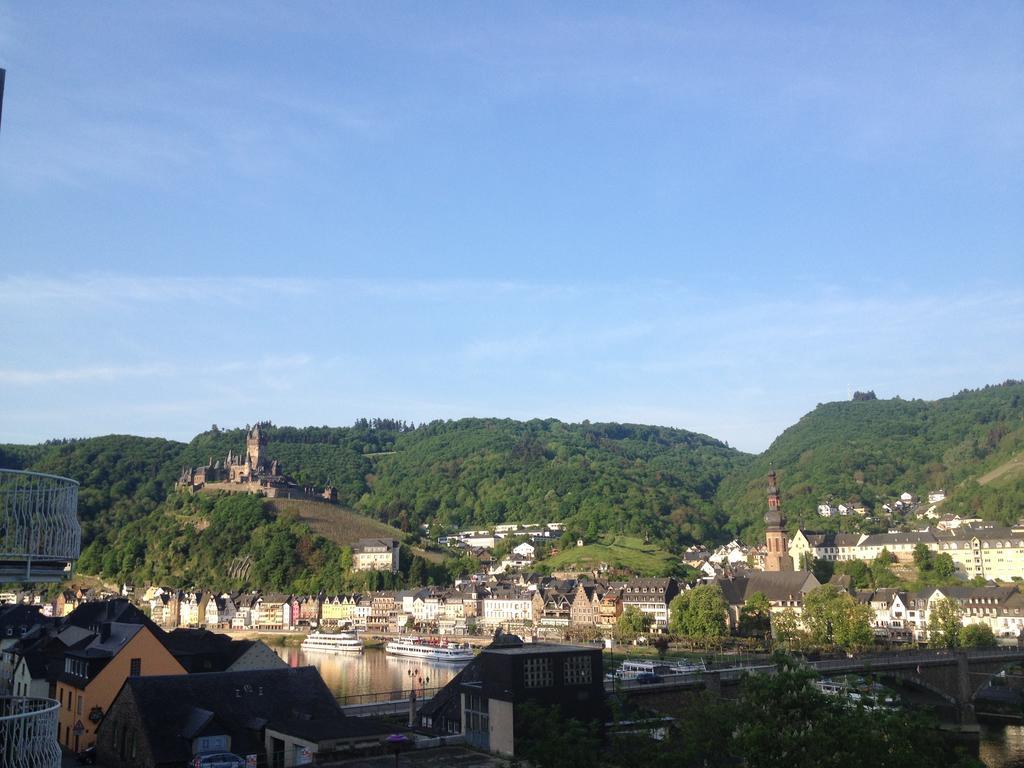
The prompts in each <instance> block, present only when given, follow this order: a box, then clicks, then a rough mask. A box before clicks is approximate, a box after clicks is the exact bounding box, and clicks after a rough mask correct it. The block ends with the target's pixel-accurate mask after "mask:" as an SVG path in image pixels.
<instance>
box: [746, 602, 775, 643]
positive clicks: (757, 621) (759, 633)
mask: <svg viewBox="0 0 1024 768" xmlns="http://www.w3.org/2000/svg"><path fill="white" fill-rule="evenodd" d="M771 625H772V604H771V603H770V602H769V601H768V598H767V597H766V596H765V594H764V593H763V592H755V593H754V594H752V595H751V596H750V597H748V598H747V601H746V602H745V603H744V604H743V607H742V608H741V609H740V634H742V635H746V636H747V637H764V636H765V635H767V634H768V632H769V630H770V629H771Z"/></svg>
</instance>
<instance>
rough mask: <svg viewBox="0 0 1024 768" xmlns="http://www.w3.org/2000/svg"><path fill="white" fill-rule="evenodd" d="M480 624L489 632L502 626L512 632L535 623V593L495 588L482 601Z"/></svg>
mask: <svg viewBox="0 0 1024 768" xmlns="http://www.w3.org/2000/svg"><path fill="white" fill-rule="evenodd" d="M480 604H481V614H480V620H479V624H480V625H481V626H482V627H484V628H485V629H486V630H487V631H488V632H493V631H494V630H495V629H497V628H499V627H501V628H502V629H504V630H505V631H508V632H511V631H515V630H519V629H521V628H522V627H524V626H527V622H529V625H530V626H532V624H533V594H532V593H531V592H530V591H529V590H519V589H514V588H498V587H496V588H494V589H492V590H491V592H490V594H488V595H487V596H485V597H484V598H483V600H481V601H480Z"/></svg>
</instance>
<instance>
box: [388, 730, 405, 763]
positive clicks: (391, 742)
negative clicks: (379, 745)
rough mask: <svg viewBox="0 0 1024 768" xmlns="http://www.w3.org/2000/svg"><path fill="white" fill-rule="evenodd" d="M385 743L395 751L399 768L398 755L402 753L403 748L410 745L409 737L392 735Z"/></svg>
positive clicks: (400, 734) (397, 734)
mask: <svg viewBox="0 0 1024 768" xmlns="http://www.w3.org/2000/svg"><path fill="white" fill-rule="evenodd" d="M384 741H386V742H387V744H388V746H389V747H391V749H392V750H393V751H394V753H395V768H398V753H399V752H401V751H402V747H404V746H405V745H406V744H408V743H409V737H408V736H406V735H405V734H404V733H392V734H391V735H390V736H388V737H387V738H386V739H385V740H384Z"/></svg>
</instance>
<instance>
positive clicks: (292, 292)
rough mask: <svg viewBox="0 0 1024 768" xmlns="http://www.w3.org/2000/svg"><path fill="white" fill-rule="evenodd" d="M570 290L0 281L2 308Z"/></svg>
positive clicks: (430, 282)
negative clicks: (268, 298) (263, 298)
mask: <svg viewBox="0 0 1024 768" xmlns="http://www.w3.org/2000/svg"><path fill="white" fill-rule="evenodd" d="M585 290H586V289H585V288H580V287H577V286H571V285H561V284H544V283H532V282H523V281H515V280H467V279H459V278H451V279H448V278H439V279H422V280H416V279H388V278H381V279H371V278H321V279H315V280H314V279H309V278H283V277H274V278H257V277H249V278H247V277H231V278H220V277H218V278H190V277H161V276H154V277H146V276H133V275H116V274H112V275H104V274H88V275H77V276H75V275H73V276H70V277H66V278H52V277H42V276H36V275H10V276H7V277H3V278H0V314H2V312H3V309H2V307H7V308H11V307H14V306H34V307H38V306H40V305H60V306H63V307H67V306H69V305H83V304H84V305H99V304H110V303H123V302H126V301H127V302H140V303H157V302H159V303H165V302H178V301H195V302H209V301H220V302H230V303H234V304H243V303H245V302H246V301H248V300H249V299H251V298H252V297H253V296H274V297H275V298H277V299H281V298H288V297H292V298H295V297H300V298H301V297H310V296H314V295H319V296H328V295H331V294H340V295H349V296H359V297H366V298H382V299H388V298H390V299H421V300H435V301H447V300H452V299H463V300H480V299H482V298H497V297H502V296H515V297H523V296H528V297H530V298H533V299H546V298H554V297H562V296H569V295H574V294H578V293H581V292H583V291H585Z"/></svg>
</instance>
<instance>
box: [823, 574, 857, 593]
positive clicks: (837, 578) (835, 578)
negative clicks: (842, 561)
mask: <svg viewBox="0 0 1024 768" xmlns="http://www.w3.org/2000/svg"><path fill="white" fill-rule="evenodd" d="M828 583H829V584H835V585H836V586H837V587H839V588H840V589H844V590H847V591H849V590H850V589H851V588H852V587H853V577H852V576H851V575H850V574H848V573H833V574H832V577H831V578H830V579H829V580H828Z"/></svg>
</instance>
